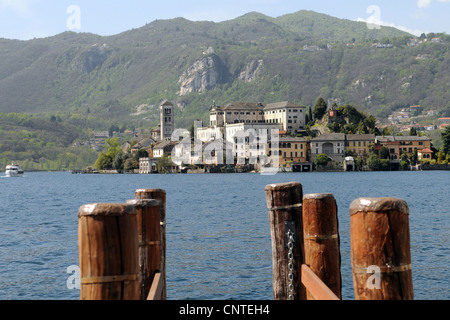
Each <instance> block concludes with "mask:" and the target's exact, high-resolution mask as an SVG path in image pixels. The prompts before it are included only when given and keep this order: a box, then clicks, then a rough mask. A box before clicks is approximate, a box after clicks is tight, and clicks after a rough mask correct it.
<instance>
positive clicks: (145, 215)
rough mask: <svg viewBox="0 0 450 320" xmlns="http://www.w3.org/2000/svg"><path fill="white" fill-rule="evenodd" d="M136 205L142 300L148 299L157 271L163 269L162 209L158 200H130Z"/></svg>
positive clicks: (130, 202) (129, 202)
mask: <svg viewBox="0 0 450 320" xmlns="http://www.w3.org/2000/svg"><path fill="white" fill-rule="evenodd" d="M127 203H128V204H133V205H134V206H135V207H136V213H137V233H138V241H139V278H140V291H141V300H146V299H147V297H148V294H149V292H150V288H151V286H152V282H153V279H154V277H155V273H156V272H159V271H161V227H160V226H161V224H160V222H161V210H160V203H159V201H157V200H129V201H127Z"/></svg>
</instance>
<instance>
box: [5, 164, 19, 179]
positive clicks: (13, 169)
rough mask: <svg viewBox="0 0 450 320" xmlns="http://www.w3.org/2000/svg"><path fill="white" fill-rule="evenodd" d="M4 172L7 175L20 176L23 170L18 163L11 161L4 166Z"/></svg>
mask: <svg viewBox="0 0 450 320" xmlns="http://www.w3.org/2000/svg"><path fill="white" fill-rule="evenodd" d="M5 174H6V176H7V177H21V176H22V175H23V170H22V168H21V167H20V166H19V165H17V164H14V163H13V164H11V165H8V166H6V170H5Z"/></svg>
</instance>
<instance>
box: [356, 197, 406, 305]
mask: <svg viewBox="0 0 450 320" xmlns="http://www.w3.org/2000/svg"><path fill="white" fill-rule="evenodd" d="M350 232H351V259H352V268H353V285H354V291H355V299H357V300H412V299H414V292H413V282H412V270H411V252H410V234H409V208H408V205H407V203H406V202H405V201H404V200H401V199H396V198H360V199H357V200H355V201H353V203H352V204H351V206H350Z"/></svg>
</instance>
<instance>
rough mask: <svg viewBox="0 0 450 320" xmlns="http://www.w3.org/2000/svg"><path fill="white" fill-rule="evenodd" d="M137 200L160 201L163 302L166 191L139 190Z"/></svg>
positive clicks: (164, 296) (136, 194)
mask: <svg viewBox="0 0 450 320" xmlns="http://www.w3.org/2000/svg"><path fill="white" fill-rule="evenodd" d="M135 199H136V200H152V199H154V200H157V201H159V210H160V212H159V215H160V222H159V225H160V265H161V266H160V269H159V270H160V272H161V281H162V283H163V291H162V300H166V299H167V290H166V191H164V190H162V189H137V190H136V192H135Z"/></svg>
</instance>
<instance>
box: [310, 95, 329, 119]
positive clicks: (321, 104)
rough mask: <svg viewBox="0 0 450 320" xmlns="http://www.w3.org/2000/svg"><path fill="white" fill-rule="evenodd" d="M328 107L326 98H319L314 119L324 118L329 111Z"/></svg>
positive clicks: (314, 111)
mask: <svg viewBox="0 0 450 320" xmlns="http://www.w3.org/2000/svg"><path fill="white" fill-rule="evenodd" d="M327 109H328V106H327V103H326V102H325V100H324V99H323V98H319V100H317V103H316V105H315V106H314V110H313V114H314V119H316V120H322V118H323V116H324V115H325V113H326V112H327Z"/></svg>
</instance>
